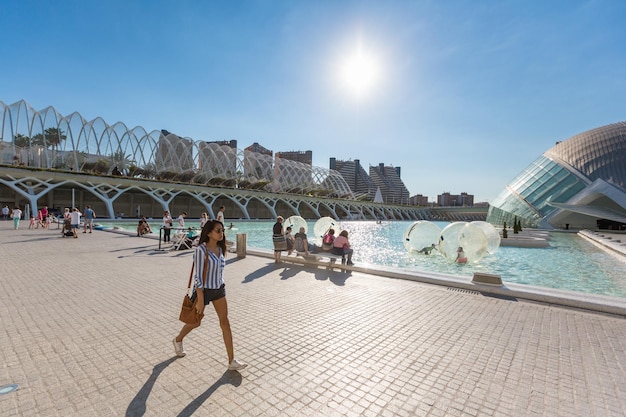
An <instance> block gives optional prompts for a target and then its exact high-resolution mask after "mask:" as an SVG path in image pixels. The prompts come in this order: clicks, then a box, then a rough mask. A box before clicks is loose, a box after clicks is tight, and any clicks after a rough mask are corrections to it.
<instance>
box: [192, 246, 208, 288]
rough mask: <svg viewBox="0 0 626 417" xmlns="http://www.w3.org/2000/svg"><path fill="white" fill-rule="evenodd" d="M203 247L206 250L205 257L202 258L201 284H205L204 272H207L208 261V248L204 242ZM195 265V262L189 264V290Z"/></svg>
mask: <svg viewBox="0 0 626 417" xmlns="http://www.w3.org/2000/svg"><path fill="white" fill-rule="evenodd" d="M204 249H205V250H206V258H205V260H204V271H203V273H202V286H205V285H206V274H207V266H208V263H209V248H208V247H207V246H206V243H205V244H204ZM195 265H196V263H195V262H192V264H191V272H190V273H189V282H188V283H187V290H189V288H191V280H192V278H193V268H194V266H195Z"/></svg>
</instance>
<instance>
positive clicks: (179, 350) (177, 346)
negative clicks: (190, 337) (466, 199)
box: [172, 338, 187, 358]
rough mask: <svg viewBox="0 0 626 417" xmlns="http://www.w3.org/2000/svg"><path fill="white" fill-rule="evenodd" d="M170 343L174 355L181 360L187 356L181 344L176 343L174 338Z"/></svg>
mask: <svg viewBox="0 0 626 417" xmlns="http://www.w3.org/2000/svg"><path fill="white" fill-rule="evenodd" d="M172 343H173V344H174V352H175V353H176V356H178V357H181V358H182V357H183V356H185V355H186V354H187V352H185V348H184V347H183V342H177V341H176V338H174V340H172Z"/></svg>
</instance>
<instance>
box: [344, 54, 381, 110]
mask: <svg viewBox="0 0 626 417" xmlns="http://www.w3.org/2000/svg"><path fill="white" fill-rule="evenodd" d="M339 77H340V81H341V84H342V85H343V86H344V87H345V88H346V89H347V90H349V91H350V92H351V93H352V94H354V95H355V96H357V97H359V98H360V97H363V96H365V95H367V94H368V93H370V92H371V91H372V89H373V88H374V87H375V86H376V83H377V82H378V80H379V77H380V68H379V65H378V63H377V62H376V59H375V58H374V57H373V56H372V55H370V54H368V53H367V52H366V51H364V50H363V48H362V47H359V48H358V49H357V50H356V51H355V52H354V53H353V54H352V55H349V56H347V57H346V58H345V59H344V60H343V62H342V63H341V65H340V69H339Z"/></svg>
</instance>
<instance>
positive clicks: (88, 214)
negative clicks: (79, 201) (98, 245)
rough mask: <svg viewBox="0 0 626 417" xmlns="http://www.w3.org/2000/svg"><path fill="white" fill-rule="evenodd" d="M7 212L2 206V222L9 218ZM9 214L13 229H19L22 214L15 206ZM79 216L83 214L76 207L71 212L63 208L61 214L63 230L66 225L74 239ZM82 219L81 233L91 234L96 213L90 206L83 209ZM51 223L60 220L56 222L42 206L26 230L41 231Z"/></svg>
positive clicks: (7, 209)
mask: <svg viewBox="0 0 626 417" xmlns="http://www.w3.org/2000/svg"><path fill="white" fill-rule="evenodd" d="M9 211H10V210H9V207H8V206H4V207H3V208H2V218H3V220H7V218H8V217H9ZM10 212H11V218H12V220H13V228H14V229H15V230H17V229H19V227H20V221H21V219H22V215H23V212H22V210H21V209H20V208H19V207H17V206H16V207H14V208H13V210H11V211H10ZM81 216H83V213H81V212H80V210H79V209H78V207H74V208H73V209H72V210H70V209H69V208H65V210H64V212H63V220H62V221H63V224H64V228H65V226H66V225H67V229H68V230H70V231H72V233H73V235H74V237H78V234H77V232H78V229H80V224H81V221H80V220H81ZM84 217H85V218H84V230H83V233H87V230H89V233H91V232H92V231H93V221H94V219H95V218H96V213H95V212H94V211H93V209H92V208H91V206H86V207H85V213H84ZM53 221H60V220H58V219H57V218H56V217H55V216H54V215H53V214H52V213H50V211H49V210H48V206H43V207H42V208H41V209H39V210H37V216H33V217H31V218H30V224H29V226H28V228H29V229H38V228H39V226H41V227H42V229H48V228H49V226H50V223H51V222H53Z"/></svg>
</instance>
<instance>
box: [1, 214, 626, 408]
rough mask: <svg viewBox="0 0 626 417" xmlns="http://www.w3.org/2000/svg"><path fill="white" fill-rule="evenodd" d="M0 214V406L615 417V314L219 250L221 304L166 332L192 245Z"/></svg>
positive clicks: (620, 356)
mask: <svg viewBox="0 0 626 417" xmlns="http://www.w3.org/2000/svg"><path fill="white" fill-rule="evenodd" d="M156 248H157V245H156V244H155V242H154V241H151V240H148V239H142V238H136V237H128V236H124V235H117V234H113V233H107V232H100V231H98V232H94V233H93V234H91V235H90V234H86V235H85V234H79V238H78V239H73V238H61V235H60V231H59V230H56V229H53V230H49V231H41V230H18V231H15V230H12V228H11V224H10V222H0V256H2V259H3V266H2V272H1V277H0V318H1V325H0V361H1V363H2V367H1V368H0V386H1V385H5V384H10V383H17V384H19V390H18V391H15V392H12V393H9V394H6V395H0V415H2V416H190V415H197V416H231V415H234V416H568V417H569V416H623V415H625V414H626V369H625V368H626V322H625V320H624V317H619V316H610V315H603V314H598V313H591V312H586V311H581V310H575V309H567V308H561V307H554V306H550V305H544V304H540V303H531V302H525V301H522V300H517V301H515V300H504V299H499V298H495V297H487V296H483V295H481V294H479V293H476V292H473V291H468V290H458V289H452V288H446V287H441V286H433V285H427V284H422V283H417V282H410V281H402V280H394V279H388V278H381V277H377V276H373V275H365V274H361V273H357V272H352V273H343V272H339V271H335V272H332V271H327V270H325V269H314V268H311V267H301V266H295V265H287V264H281V265H278V266H276V265H274V264H273V263H271V261H270V260H268V259H265V258H259V257H253V256H248V257H247V258H245V259H237V258H235V257H234V255H233V256H229V258H228V265H227V269H226V281H227V294H228V302H229V315H230V321H231V326H232V328H233V334H234V340H235V351H236V356H237V357H239V358H241V359H242V360H244V361H246V362H248V363H249V364H250V366H249V367H248V368H246V369H245V370H243V371H241V373H239V372H229V371H226V354H225V350H224V347H223V342H222V339H221V332H220V329H219V325H218V323H217V321H216V316H215V314H214V313H212V312H211V309H210V308H209V310H208V311H207V314H206V317H205V321H204V323H203V325H202V327H200V328H199V329H197V330H195V331H194V332H192V333H191V334H190V335H189V336H188V337H187V339H186V340H185V348H186V350H187V352H188V354H187V356H186V357H184V358H176V357H175V356H174V355H173V351H172V345H171V339H172V338H173V337H174V335H175V334H176V333H177V332H178V330H179V329H180V327H181V324H180V322H178V321H177V314H178V309H179V307H180V302H181V300H182V296H183V295H184V290H185V286H186V283H187V278H188V274H189V269H190V267H191V252H190V251H179V252H169V251H157V250H155V249H156Z"/></svg>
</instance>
